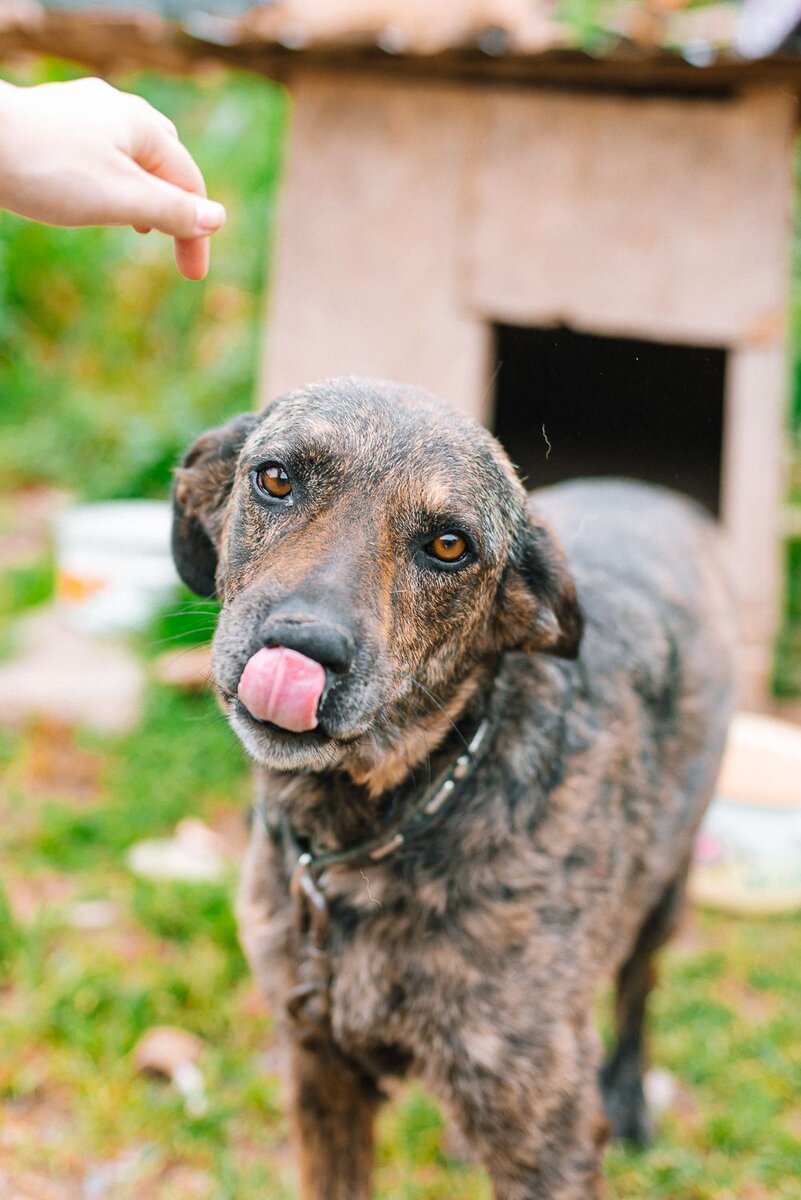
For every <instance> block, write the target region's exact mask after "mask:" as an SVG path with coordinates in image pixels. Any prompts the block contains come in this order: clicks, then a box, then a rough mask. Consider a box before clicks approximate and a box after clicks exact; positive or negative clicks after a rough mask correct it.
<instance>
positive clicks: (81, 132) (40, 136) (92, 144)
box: [0, 79, 225, 279]
mask: <svg viewBox="0 0 801 1200" xmlns="http://www.w3.org/2000/svg"><path fill="white" fill-rule="evenodd" d="M2 208H5V209H7V210H8V211H9V212H14V213H17V214H18V215H19V216H22V217H27V218H29V219H30V220H33V221H41V222H44V223H45V224H49V225H64V226H81V225H132V226H133V227H134V229H136V230H137V231H138V232H139V233H148V232H149V231H150V230H151V229H158V230H160V231H161V232H162V233H166V234H169V235H170V236H171V237H173V238H174V239H175V261H176V263H177V266H178V270H179V271H180V272H181V274H182V275H184V276H185V277H186V278H187V279H203V277H204V276H205V275H206V273H207V271H208V268H209V235H210V234H212V233H214V232H216V230H218V229H220V228H221V227H222V225H223V224H224V223H225V209H224V208H223V206H222V205H221V204H218V203H217V202H216V201H213V200H209V199H207V197H206V185H205V183H204V181H203V176H202V174H201V172H200V169H199V168H198V166H197V164H196V163H195V161H194V159H193V158H192V156H191V154H190V153H189V151H188V150H187V149H186V147H185V146H183V145H182V143H181V142H180V140H179V138H178V133H177V131H176V129H175V126H174V125H173V123H172V121H170V120H169V119H168V118H167V117H165V116H164V115H163V114H162V113H160V112H158V111H157V110H156V109H155V108H153V107H152V106H151V105H150V104H148V103H147V101H146V100H143V99H142V98H141V97H139V96H134V95H131V94H130V93H127V92H120V91H117V89H116V88H113V87H111V86H109V84H107V83H104V82H103V81H102V80H100V79H77V80H74V81H72V82H69V83H45V84H41V85H39V86H37V87H16V86H14V85H13V84H10V83H6V82H4V81H2V80H0V209H2Z"/></svg>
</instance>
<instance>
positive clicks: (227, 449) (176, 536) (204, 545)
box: [172, 413, 259, 596]
mask: <svg viewBox="0 0 801 1200" xmlns="http://www.w3.org/2000/svg"><path fill="white" fill-rule="evenodd" d="M258 421H259V418H258V416H257V415H256V413H241V414H240V415H239V416H238V417H234V418H233V419H232V420H231V421H229V422H228V424H227V425H221V426H220V427H219V429H210V430H209V431H208V432H207V433H203V434H201V436H200V437H199V438H198V439H197V441H195V442H193V443H192V445H191V446H190V447H189V449H188V450H187V452H186V454H185V455H184V457H183V459H182V460H181V465H180V467H178V469H177V470H176V472H175V480H174V483H173V488H172V556H173V558H174V559H175V566H176V567H177V569H178V574H179V575H180V576H181V579H183V581H184V583H185V584H186V586H187V587H188V588H191V589H192V591H193V592H196V593H197V594H198V595H199V596H214V595H215V593H216V582H215V576H216V573H217V547H218V544H219V539H220V534H221V532H222V525H223V518H224V515H225V507H226V503H227V501H228V497H229V495H230V492H231V486H232V484H233V481H234V472H235V470H236V463H237V459H238V458H239V452H240V451H241V449H242V447H243V446H244V444H245V441H246V440H247V437H248V435H249V433H250V432H251V430H252V429H254V428H255V426H256V424H257V423H258Z"/></svg>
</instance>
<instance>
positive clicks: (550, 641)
mask: <svg viewBox="0 0 801 1200" xmlns="http://www.w3.org/2000/svg"><path fill="white" fill-rule="evenodd" d="M514 566H515V568H516V570H515V575H516V576H517V587H518V595H517V598H516V599H517V603H516V604H515V607H516V609H517V616H518V629H520V618H523V613H524V612H525V617H524V618H523V619H524V621H525V632H524V633H523V636H522V637H520V638H519V639H518V641H517V642H516V645H517V647H518V648H519V649H521V650H540V651H542V652H544V653H546V654H555V655H557V656H558V657H559V658H578V652H579V646H580V645H581V635H582V633H583V631H584V618H583V617H582V615H581V609H580V607H579V602H578V598H577V596H576V585H575V583H574V582H573V577H572V575H571V574H570V570H569V568H568V565H567V559H566V558H565V553H564V550H563V549H562V545H561V543H560V541H559V539H558V537H557V536H556V534H555V533H554V532H553V531H552V530H551V529H550V528H549V527H548V525H547V523H546V522H545V521H544V520H543V519H542V518H541V517H540V516H539V515H538V514H536V513H535V514H529V516H528V519H527V520H526V521H525V522H524V525H523V528H522V529H521V532H520V536H519V539H518V544H517V548H516V552H515V555H514ZM521 583H522V584H523V585H525V588H526V591H527V593H528V594H527V597H526V601H527V602H526V603H525V604H523V603H521V597H520V592H519V589H520V585H521ZM532 602H533V603H532Z"/></svg>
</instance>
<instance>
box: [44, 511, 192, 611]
mask: <svg viewBox="0 0 801 1200" xmlns="http://www.w3.org/2000/svg"><path fill="white" fill-rule="evenodd" d="M171 519H172V518H171V513H170V505H169V504H168V503H166V502H162V501H160V500H110V501H107V502H106V503H103V504H85V505H81V506H79V507H77V508H73V509H70V510H69V511H68V512H66V513H63V514H62V515H61V516H60V517H59V518H58V519H57V521H56V526H55V542H56V594H57V597H58V601H59V604H60V605H61V607H62V608H63V610H64V612H65V614H66V616H67V617H68V619H69V621H70V624H72V625H74V626H76V627H77V628H79V629H83V630H85V631H86V632H88V633H125V632H128V631H131V630H134V629H140V628H142V626H144V625H146V624H147V622H148V621H149V620H150V619H151V617H152V616H153V614H154V613H155V612H156V611H157V609H158V608H159V607H160V606H161V605H162V604H164V603H165V602H167V601H169V599H170V597H171V596H172V595H173V594H174V592H175V588H176V585H177V583H178V576H177V574H176V571H175V567H174V565H173V562H172V556H171V553H170V523H171Z"/></svg>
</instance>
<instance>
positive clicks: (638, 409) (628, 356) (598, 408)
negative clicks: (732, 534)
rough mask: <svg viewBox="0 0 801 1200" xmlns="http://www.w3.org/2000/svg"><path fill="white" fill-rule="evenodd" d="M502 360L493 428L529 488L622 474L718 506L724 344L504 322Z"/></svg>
mask: <svg viewBox="0 0 801 1200" xmlns="http://www.w3.org/2000/svg"><path fill="white" fill-rule="evenodd" d="M495 361H496V363H497V375H496V381H495V418H494V425H493V428H494V432H495V433H496V435H497V436H498V437H499V438H500V440H501V442H502V443H503V445H504V446H505V447H506V450H507V452H508V453H509V456H510V457H511V459H512V461H513V462H514V463H516V464H517V466H518V468H519V470H520V474H521V475H522V477H523V478H524V479H525V481H526V487H527V488H529V489H532V488H536V487H543V486H545V485H546V484H549V483H556V482H558V481H559V480H562V479H571V478H574V477H576V476H579V475H618V476H625V477H628V478H630V479H645V480H648V481H649V482H651V483H661V484H663V485H665V486H666V487H672V488H676V489H677V490H678V491H681V492H685V493H686V494H687V495H689V496H692V497H694V498H695V499H696V500H699V501H700V502H701V503H702V504H704V505H705V506H706V507H707V508H708V509H709V510H710V512H712V513H714V514H716V515H717V514H718V513H719V509H720V472H721V452H722V441H723V401H724V384H725V373H726V352H725V350H721V349H719V348H717V347H699V346H680V345H669V344H667V343H663V342H644V341H636V340H633V339H630V338H605V337H595V336H592V335H589V334H584V333H575V332H574V331H573V330H570V329H564V328H556V329H525V328H519V327H517V326H512V325H498V326H496V328H495ZM543 426H544V427H545V432H544V433H543ZM549 446H550V449H549Z"/></svg>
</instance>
